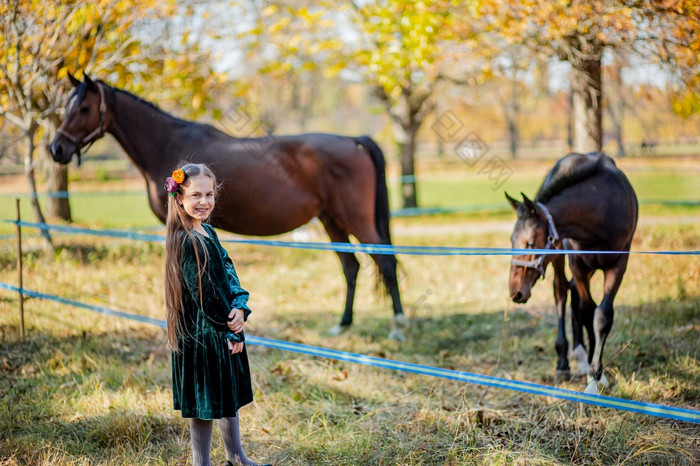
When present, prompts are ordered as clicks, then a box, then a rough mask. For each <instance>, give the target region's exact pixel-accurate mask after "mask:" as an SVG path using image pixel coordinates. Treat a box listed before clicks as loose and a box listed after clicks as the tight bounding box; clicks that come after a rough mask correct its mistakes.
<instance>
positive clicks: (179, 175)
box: [173, 168, 185, 184]
mask: <svg viewBox="0 0 700 466" xmlns="http://www.w3.org/2000/svg"><path fill="white" fill-rule="evenodd" d="M173 181H174V182H175V183H177V184H180V183H182V182H183V181H185V172H183V171H182V168H178V169H177V170H175V171H174V172H173Z"/></svg>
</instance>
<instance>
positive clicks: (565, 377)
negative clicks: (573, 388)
mask: <svg viewBox="0 0 700 466" xmlns="http://www.w3.org/2000/svg"><path fill="white" fill-rule="evenodd" d="M554 380H556V381H557V382H566V381H569V380H571V371H570V370H569V369H557V373H556V374H555V376H554Z"/></svg>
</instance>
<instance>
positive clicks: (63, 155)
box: [49, 73, 107, 163]
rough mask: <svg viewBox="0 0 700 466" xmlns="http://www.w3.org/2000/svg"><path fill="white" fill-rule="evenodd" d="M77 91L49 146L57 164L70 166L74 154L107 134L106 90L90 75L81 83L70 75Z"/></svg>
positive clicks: (74, 92)
mask: <svg viewBox="0 0 700 466" xmlns="http://www.w3.org/2000/svg"><path fill="white" fill-rule="evenodd" d="M68 76H69V78H70V81H71V83H72V84H73V86H74V87H75V90H74V91H73V93H72V94H71V95H70V98H69V99H68V104H66V108H65V115H64V117H63V122H62V123H61V126H59V128H58V132H57V134H56V137H55V138H54V140H53V142H51V145H50V146H49V150H50V151H51V156H52V157H53V159H54V160H55V161H56V162H59V163H69V162H70V161H71V158H72V157H73V154H78V155H80V150H81V149H82V148H83V147H84V146H86V145H87V144H89V143H91V142H93V141H95V140H97V139H99V138H100V137H102V135H103V134H104V132H105V128H106V124H107V121H105V120H106V118H107V112H106V102H105V95H104V89H101V88H100V86H99V84H97V83H95V82H93V81H92V80H91V79H90V78H89V77H88V76H87V75H85V80H84V81H83V82H80V81H79V80H77V79H76V78H75V77H74V76H73V75H71V74H70V73H69V74H68Z"/></svg>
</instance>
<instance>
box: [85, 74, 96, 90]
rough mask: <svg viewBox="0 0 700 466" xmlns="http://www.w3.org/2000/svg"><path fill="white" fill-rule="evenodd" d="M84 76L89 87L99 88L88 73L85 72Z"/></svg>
mask: <svg viewBox="0 0 700 466" xmlns="http://www.w3.org/2000/svg"><path fill="white" fill-rule="evenodd" d="M83 78H84V79H85V85H86V86H87V87H88V89H97V84H95V82H94V81H93V80H92V79H90V76H88V75H87V73H83Z"/></svg>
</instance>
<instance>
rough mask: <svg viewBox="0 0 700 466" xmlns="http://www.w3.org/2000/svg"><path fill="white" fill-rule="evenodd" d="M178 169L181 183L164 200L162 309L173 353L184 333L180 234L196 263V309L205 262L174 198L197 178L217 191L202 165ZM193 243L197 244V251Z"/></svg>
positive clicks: (189, 222) (189, 220)
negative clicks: (190, 246)
mask: <svg viewBox="0 0 700 466" xmlns="http://www.w3.org/2000/svg"><path fill="white" fill-rule="evenodd" d="M179 168H180V169H182V171H183V172H184V173H185V179H184V181H183V182H182V183H180V185H179V186H178V188H177V191H176V192H175V194H174V195H172V196H168V216H167V218H166V220H165V309H166V313H167V317H166V321H167V323H168V346H170V348H171V349H173V350H174V351H180V348H179V345H178V339H179V337H180V336H181V335H182V334H183V333H184V322H183V306H182V262H181V259H182V257H181V254H182V251H183V250H182V248H181V246H182V240H181V238H182V237H183V233H184V236H185V238H186V239H185V240H186V241H190V242H192V246H193V247H194V252H195V257H196V259H197V272H198V275H199V300H200V305H201V302H202V269H203V268H204V266H205V265H206V261H207V257H206V251H207V249H206V247H203V246H204V244H203V240H202V238H201V237H198V236H197V235H193V234H192V228H193V227H194V222H193V221H192V217H190V215H189V214H188V213H187V212H185V209H184V208H183V207H182V206H181V205H180V204H179V203H178V199H177V197H178V196H182V195H183V194H184V193H185V190H186V188H187V187H188V186H189V185H190V179H191V178H192V177H195V176H199V175H204V176H207V177H209V178H211V180H212V182H213V185H214V193H215V194H216V190H217V184H216V176H215V175H214V173H213V172H212V171H211V169H209V167H207V166H206V165H204V164H203V163H197V164H195V163H185V164H183V163H181V164H180V166H179ZM197 242H199V247H198V244H197ZM200 250H201V251H204V258H203V262H200V257H199V251H200ZM203 264H204V265H203Z"/></svg>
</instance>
